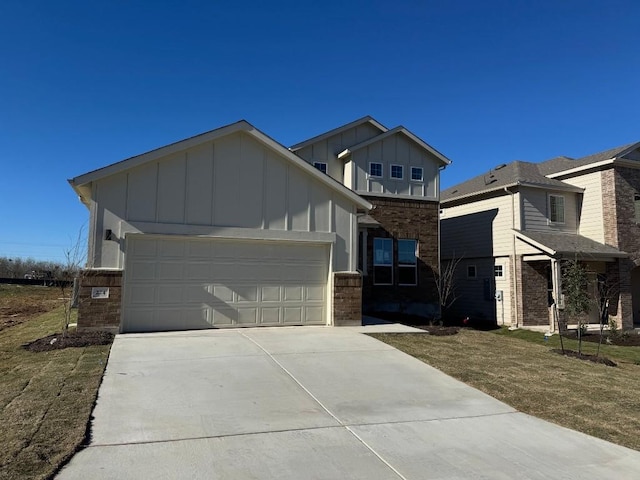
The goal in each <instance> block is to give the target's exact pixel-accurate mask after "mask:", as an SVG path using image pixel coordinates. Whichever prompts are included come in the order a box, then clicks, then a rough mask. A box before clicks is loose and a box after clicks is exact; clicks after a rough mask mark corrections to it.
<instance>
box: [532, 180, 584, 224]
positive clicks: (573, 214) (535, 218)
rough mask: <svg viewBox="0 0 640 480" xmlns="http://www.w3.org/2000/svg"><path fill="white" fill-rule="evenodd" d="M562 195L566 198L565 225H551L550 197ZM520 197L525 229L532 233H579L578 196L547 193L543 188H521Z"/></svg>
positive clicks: (569, 193) (574, 194)
mask: <svg viewBox="0 0 640 480" xmlns="http://www.w3.org/2000/svg"><path fill="white" fill-rule="evenodd" d="M550 194H552V195H560V196H563V197H564V215H565V221H564V223H563V224H559V223H555V224H553V223H551V222H550V221H549V200H548V196H549V195H550ZM520 195H521V197H522V218H523V229H524V230H531V231H541V232H550V231H556V232H557V231H561V232H571V233H577V231H578V221H577V211H578V205H577V195H578V194H576V193H573V192H555V191H547V190H544V189H541V188H524V187H523V188H521V189H520Z"/></svg>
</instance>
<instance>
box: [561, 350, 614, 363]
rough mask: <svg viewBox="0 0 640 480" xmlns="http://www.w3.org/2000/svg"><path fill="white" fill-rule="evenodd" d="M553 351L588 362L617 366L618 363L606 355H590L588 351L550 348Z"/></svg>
mask: <svg viewBox="0 0 640 480" xmlns="http://www.w3.org/2000/svg"><path fill="white" fill-rule="evenodd" d="M551 351H552V352H553V353H557V354H559V355H565V356H567V357H573V358H577V359H579V360H586V361H588V362H593V363H601V364H603V365H606V366H608V367H617V366H618V364H617V363H616V362H614V361H613V360H609V359H608V358H606V357H602V356H599V355H598V356H596V355H591V354H588V353H579V352H576V351H575V350H566V349H565V351H564V352H563V351H562V350H560V349H558V348H554V349H553V350H551Z"/></svg>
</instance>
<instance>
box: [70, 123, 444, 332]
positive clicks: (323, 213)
mask: <svg viewBox="0 0 640 480" xmlns="http://www.w3.org/2000/svg"><path fill="white" fill-rule="evenodd" d="M336 135H337V136H338V137H339V138H340V141H336V140H335V139H336ZM374 137H376V138H374ZM323 148H324V149H325V150H324V153H323V155H320V153H319V152H322V151H323V150H322V149H323ZM347 148H349V149H350V150H346V149H347ZM293 152H295V153H293ZM310 152H311V153H310ZM309 155H311V156H309ZM338 157H339V158H338ZM303 158H304V159H305V160H308V161H305V160H303ZM315 161H318V162H319V164H318V165H316V168H314V166H313V162H315ZM363 162H364V163H363ZM321 163H324V167H323V166H322V165H321ZM447 163H448V160H446V159H445V158H444V157H442V156H441V155H440V154H438V153H437V152H435V151H434V150H433V149H431V148H430V147H428V146H427V145H426V144H425V143H424V142H422V141H421V140H420V139H418V138H417V137H415V136H414V135H412V134H411V133H410V132H408V131H406V130H405V129H403V128H398V129H394V130H387V129H386V128H385V127H383V126H382V125H380V124H378V123H377V122H375V121H374V120H373V119H370V118H368V117H367V118H366V119H362V120H360V121H357V122H353V123H352V124H349V125H346V126H344V127H341V128H339V129H336V130H334V131H332V132H329V134H325V135H321V136H320V137H316V138H314V139H312V140H310V141H308V142H304V143H303V144H300V145H298V146H296V147H293V148H292V149H290V150H288V149H286V148H285V147H283V146H282V145H281V144H279V143H277V142H276V141H274V140H273V139H271V138H270V137H268V136H267V135H265V134H264V133H262V132H260V131H259V130H257V129H256V128H255V127H253V126H252V125H250V124H249V123H247V122H245V121H240V122H237V123H234V124H231V125H228V126H225V127H222V128H219V129H216V130H213V131H210V132H207V133H204V134H202V135H198V136H195V137H192V138H188V139H186V140H182V141H180V142H177V143H173V144H171V145H167V146H165V147H162V148H159V149H157V150H153V151H151V152H148V153H145V154H142V155H139V156H136V157H132V158H129V159H127V160H123V161H121V162H118V163H115V164H112V165H109V166H107V167H104V168H101V169H98V170H95V171H92V172H89V173H86V174H84V175H80V176H78V177H76V178H73V179H72V180H70V181H69V182H70V184H71V185H72V187H73V188H74V190H75V191H76V192H77V193H78V195H79V197H80V199H81V201H82V202H83V203H84V204H85V205H86V206H87V208H88V209H89V212H90V221H89V225H90V226H89V251H88V264H87V269H86V270H85V271H84V273H83V276H82V279H81V287H80V307H79V313H78V327H79V328H81V329H102V330H104V329H107V330H112V331H116V332H136V331H158V330H182V329H198V328H217V327H229V326H257V325H265V326H270V325H354V324H358V325H359V324H360V323H361V318H362V278H363V277H362V274H361V271H362V270H364V274H365V276H364V279H365V280H364V285H365V292H367V294H368V295H370V296H371V292H373V294H377V293H376V291H377V290H376V289H379V293H380V295H381V297H382V296H388V298H389V302H390V303H394V302H395V304H396V305H400V303H401V302H399V301H398V300H397V299H394V298H393V295H394V292H395V295H397V296H400V297H397V298H401V299H402V304H403V305H405V303H406V302H407V300H416V301H419V302H420V303H424V304H428V303H429V302H430V301H432V300H433V299H431V298H429V293H428V289H427V288H424V287H426V286H427V285H429V282H432V281H433V280H432V276H427V275H428V272H430V270H431V269H437V265H438V234H437V231H438V223H437V215H438V208H437V205H438V176H439V168H440V167H441V166H444V165H446V164H447ZM371 165H374V167H373V168H380V169H382V170H376V171H375V172H374V173H376V175H370V173H371V172H370V170H369V168H371ZM345 167H346V168H345ZM323 172H326V173H328V175H325V173H323ZM343 172H344V173H343ZM347 172H348V173H347ZM418 174H420V175H418ZM418 177H419V178H418ZM360 193H367V196H366V197H365V196H361V195H359V194H360ZM374 199H375V202H374V201H373V200H374ZM372 208H373V210H371V209H372ZM367 213H369V215H368V214H367ZM424 220H428V222H429V223H428V224H427V223H423V222H424ZM367 231H372V232H375V234H373V235H370V236H367V235H366V232H367ZM360 242H364V244H367V245H368V246H369V247H368V248H369V250H368V252H369V253H367V254H364V253H359V248H361V247H360ZM374 247H376V248H377V252H378V254H377V256H376V258H374V256H373V253H371V249H372V248H374ZM364 257H366V259H365V261H364V266H362V265H361V266H360V267H359V263H360V262H362V259H363V258H364ZM359 268H360V270H359ZM374 272H375V273H376V275H375V279H374ZM429 275H430V273H429ZM378 284H384V286H382V285H378ZM405 284H407V285H406V286H405ZM423 288H424V289H425V291H426V292H427V293H426V294H424V293H422V292H421V291H420V289H423ZM367 289H368V290H367ZM371 289H373V290H371Z"/></svg>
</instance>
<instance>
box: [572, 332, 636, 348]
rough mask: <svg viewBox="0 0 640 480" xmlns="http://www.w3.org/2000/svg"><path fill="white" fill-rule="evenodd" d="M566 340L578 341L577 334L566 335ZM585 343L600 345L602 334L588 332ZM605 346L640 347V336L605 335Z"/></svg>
mask: <svg viewBox="0 0 640 480" xmlns="http://www.w3.org/2000/svg"><path fill="white" fill-rule="evenodd" d="M565 338H571V339H572V340H577V338H578V335H577V334H576V333H570V334H567V335H565ZM582 341H583V342H591V343H598V342H599V341H600V333H594V332H588V333H586V334H584V335H582ZM602 344H603V345H618V346H620V347H640V335H638V334H637V333H633V332H632V333H618V334H617V335H609V334H608V333H604V335H603V337H602Z"/></svg>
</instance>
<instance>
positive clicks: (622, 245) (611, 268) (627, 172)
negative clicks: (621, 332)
mask: <svg viewBox="0 0 640 480" xmlns="http://www.w3.org/2000/svg"><path fill="white" fill-rule="evenodd" d="M635 193H640V170H636V169H632V168H625V167H618V166H616V167H612V168H609V169H607V170H604V171H603V172H602V203H603V212H604V215H603V222H604V238H605V243H606V244H608V245H611V246H613V247H616V248H618V249H619V250H622V251H624V252H627V253H628V254H629V258H626V259H620V260H618V261H616V262H615V263H612V264H608V265H607V275H608V277H609V279H610V281H611V282H612V283H613V284H614V285H615V284H617V285H618V289H617V290H618V291H617V296H616V299H615V300H616V301H615V302H611V304H610V308H609V313H610V315H611V317H612V319H613V320H614V321H615V322H616V323H617V324H618V327H619V328H622V329H625V330H627V329H631V328H633V305H632V298H631V270H633V269H634V268H636V267H638V266H640V225H639V224H637V223H636V219H635V205H634V194H635Z"/></svg>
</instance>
